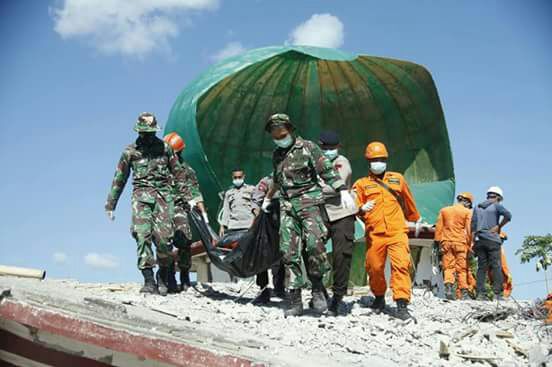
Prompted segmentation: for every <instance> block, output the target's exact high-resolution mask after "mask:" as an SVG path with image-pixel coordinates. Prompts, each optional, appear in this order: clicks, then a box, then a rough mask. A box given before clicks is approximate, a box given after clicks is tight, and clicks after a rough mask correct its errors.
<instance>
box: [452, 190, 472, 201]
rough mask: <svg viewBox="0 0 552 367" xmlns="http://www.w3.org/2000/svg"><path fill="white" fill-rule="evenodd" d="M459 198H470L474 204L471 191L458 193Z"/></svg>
mask: <svg viewBox="0 0 552 367" xmlns="http://www.w3.org/2000/svg"><path fill="white" fill-rule="evenodd" d="M456 197H457V198H460V197H462V198H464V199H468V200H469V201H470V203H472V204H473V195H472V194H471V193H470V192H461V193H459V194H458V196H456Z"/></svg>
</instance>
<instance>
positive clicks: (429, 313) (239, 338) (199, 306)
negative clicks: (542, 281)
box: [0, 278, 550, 367]
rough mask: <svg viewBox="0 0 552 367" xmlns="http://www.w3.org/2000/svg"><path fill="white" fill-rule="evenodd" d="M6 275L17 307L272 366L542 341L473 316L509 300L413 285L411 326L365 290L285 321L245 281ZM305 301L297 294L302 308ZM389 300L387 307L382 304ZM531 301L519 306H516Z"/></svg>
mask: <svg viewBox="0 0 552 367" xmlns="http://www.w3.org/2000/svg"><path fill="white" fill-rule="evenodd" d="M6 279H7V278H6ZM6 279H4V278H2V279H0V289H1V288H2V287H6V288H12V293H13V297H12V298H14V299H16V300H19V301H23V302H27V303H29V304H32V305H39V304H40V305H42V306H43V307H45V308H47V309H48V310H50V311H53V310H54V311H56V312H63V313H68V314H73V315H78V317H79V318H80V319H82V320H92V321H94V322H99V323H101V324H102V325H107V326H109V327H113V328H119V329H121V330H124V331H130V332H132V333H136V334H138V335H145V336H150V337H155V338H157V339H166V340H169V341H175V342H180V343H185V344H186V345H188V346H190V347H193V348H197V349H199V350H204V351H208V352H211V353H215V354H216V355H223V356H224V355H227V356H228V355H231V356H236V357H237V358H242V359H244V360H248V361H252V363H257V362H259V363H267V364H268V365H271V366H307V367H308V366H317V367H318V366H335V365H343V366H363V365H366V364H367V363H369V364H370V365H371V366H396V365H401V366H402V365H409V366H460V365H464V364H465V363H466V361H467V360H474V359H473V358H471V359H470V358H465V357H466V356H468V357H474V358H476V359H477V358H479V360H477V361H476V362H473V363H474V364H481V365H483V364H487V365H488V364H489V363H490V362H489V361H485V360H484V358H487V359H489V358H491V359H492V360H493V361H494V360H495V359H493V358H496V360H498V361H500V364H502V363H504V364H508V363H509V364H510V365H519V366H522V365H527V364H528V356H527V354H523V353H519V352H518V351H516V349H515V348H514V347H512V346H510V345H509V343H508V342H511V343H514V344H513V345H516V346H517V347H519V348H520V349H523V350H528V348H529V347H530V346H531V345H540V346H543V348H544V345H547V343H550V341H549V340H548V341H547V340H539V338H538V336H537V335H536V333H535V332H534V330H535V329H536V328H537V326H538V325H540V323H541V322H540V323H539V321H537V320H533V319H531V318H526V317H524V316H523V314H522V313H519V312H518V313H516V312H513V313H510V314H509V315H508V316H507V317H506V318H505V319H503V320H494V321H493V322H486V323H481V322H479V321H478V320H477V319H476V318H474V317H471V315H475V314H484V313H487V314H488V313H491V312H495V311H496V310H497V307H498V308H499V309H502V308H505V309H508V310H509V309H512V308H513V309H516V308H517V307H518V306H517V305H514V304H513V303H512V302H504V303H503V304H498V305H497V303H491V302H475V301H465V302H444V301H443V300H441V299H439V298H435V297H434V296H433V295H432V294H431V293H427V292H424V290H418V289H415V290H414V296H413V299H412V304H411V305H410V306H409V309H410V311H411V312H412V313H413V314H414V316H415V317H416V318H417V319H418V324H414V323H404V322H402V321H400V320H397V319H394V318H393V317H390V316H389V315H386V314H376V313H374V312H372V310H370V309H369V308H367V307H366V306H367V305H368V304H370V302H371V299H370V297H366V294H363V293H365V292H360V293H361V294H362V295H363V296H364V297H365V298H364V302H362V303H363V304H361V303H360V300H361V297H360V295H357V296H355V295H353V296H347V297H345V299H344V301H345V302H346V303H347V305H348V307H347V309H348V313H346V314H344V315H342V316H339V317H326V316H321V317H314V316H312V315H307V316H303V317H294V318H287V319H286V318H284V317H283V310H282V307H283V304H282V300H280V299H277V298H274V299H273V300H272V302H271V303H269V304H268V305H266V306H263V307H258V306H254V305H252V304H251V303H250V301H251V300H252V299H253V298H254V297H255V296H256V295H257V292H258V289H257V287H255V286H253V287H251V288H248V287H249V285H250V283H249V282H239V283H234V284H224V283H212V284H204V285H201V284H200V285H197V286H196V288H197V290H194V289H189V290H188V291H187V292H185V293H180V294H174V295H173V294H171V295H168V296H167V297H161V296H152V295H149V296H145V295H143V294H140V293H139V288H140V286H139V285H138V284H132V283H127V284H122V285H120V286H121V288H123V289H124V290H123V291H116V292H112V291H110V290H109V289H108V287H105V286H97V285H96V286H95V285H93V284H81V283H78V282H76V281H65V282H62V281H58V280H46V281H43V282H41V283H40V286H39V287H37V286H36V284H37V283H36V282H34V283H33V284H31V283H27V282H28V281H29V280H25V279H17V280H10V281H6ZM109 286H115V285H109ZM353 294H354V292H353ZM238 296H241V298H239V299H237V297H238ZM84 298H89V299H101V300H104V301H106V302H109V304H110V303H114V304H119V305H122V306H124V307H126V310H127V313H126V314H125V313H122V312H106V308H105V307H102V306H101V305H97V306H95V305H94V304H93V303H92V304H90V302H88V303H87V302H85V301H84ZM309 298H310V297H309V296H306V297H304V302H305V305H304V306H305V308H307V307H308V305H307V302H308V300H309ZM388 303H390V304H392V302H391V300H390V299H388ZM529 304H530V303H529V302H520V306H519V307H524V305H529ZM92 306H94V307H92ZM0 308H1V306H0ZM107 309H108V308H107ZM510 334H511V335H512V337H511V338H510V337H509V335H510ZM485 335H487V337H485ZM499 335H500V336H499ZM441 342H443V343H444V344H445V345H446V346H447V347H448V353H449V359H448V360H446V359H442V358H440V356H439V355H440V345H441ZM482 358H483V359H482ZM489 360H490V359H489Z"/></svg>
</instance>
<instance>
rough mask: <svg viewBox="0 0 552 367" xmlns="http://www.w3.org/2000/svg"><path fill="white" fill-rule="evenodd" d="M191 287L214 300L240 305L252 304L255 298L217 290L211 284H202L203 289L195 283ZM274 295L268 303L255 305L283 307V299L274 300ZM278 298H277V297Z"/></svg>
mask: <svg viewBox="0 0 552 367" xmlns="http://www.w3.org/2000/svg"><path fill="white" fill-rule="evenodd" d="M193 289H194V290H195V291H196V292H197V293H199V294H201V295H202V296H204V297H207V298H209V299H212V300H214V301H233V302H234V303H237V304H240V305H247V304H250V303H251V304H254V303H253V301H254V300H255V297H253V298H250V297H245V296H240V295H239V294H238V295H236V294H229V293H226V292H221V291H217V290H216V289H214V288H213V287H211V286H205V285H203V289H201V287H198V286H197V285H196V286H194V287H193ZM274 299H275V297H273V298H272V300H271V301H270V302H269V303H266V304H261V305H255V304H254V305H255V306H258V307H274V308H283V307H284V300H281V301H279V302H275V301H274ZM277 299H278V298H277Z"/></svg>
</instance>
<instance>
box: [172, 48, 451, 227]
mask: <svg viewBox="0 0 552 367" xmlns="http://www.w3.org/2000/svg"><path fill="white" fill-rule="evenodd" d="M275 112H285V113H288V114H289V115H290V117H291V119H292V121H293V122H294V124H295V125H296V127H297V130H298V132H299V134H300V135H301V136H303V137H304V138H306V139H311V140H314V141H316V140H317V137H318V134H319V133H320V131H321V130H324V129H334V130H337V131H338V132H339V133H340V136H341V141H342V149H341V152H342V153H343V154H344V155H345V156H347V157H348V158H349V160H350V161H351V163H352V166H353V175H354V178H355V179H356V178H359V177H361V176H363V175H365V174H366V172H367V163H366V161H365V159H364V149H365V147H366V144H367V143H369V142H370V141H372V140H379V141H382V142H384V143H385V144H386V145H387V147H388V149H389V152H390V155H391V156H390V161H389V168H390V169H391V170H396V171H399V172H402V173H404V174H405V176H406V178H407V180H408V181H409V182H410V184H411V186H412V189H413V192H414V196H415V198H416V202H417V205H418V207H419V209H420V211H421V214H422V217H423V219H424V220H425V221H427V222H429V223H434V221H435V219H436V216H437V213H438V211H439V209H440V208H441V207H443V206H446V205H449V204H450V203H451V202H452V201H453V198H454V170H453V163H452V154H451V151H450V145H449V138H448V133H447V128H446V124H445V119H444V116H443V111H442V108H441V103H440V101H439V97H438V94H437V90H436V88H435V84H434V82H433V79H432V77H431V75H430V74H429V72H428V71H427V70H426V69H425V68H423V67H422V66H419V65H416V64H413V63H410V62H405V61H399V60H393V59H386V58H380V57H372V56H356V55H350V54H347V53H344V52H342V51H339V50H334V49H325V48H316V47H300V46H281V47H266V48H261V49H256V50H251V51H248V52H246V53H244V54H241V55H238V56H235V57H231V58H228V59H226V60H223V61H222V62H220V63H218V64H216V65H214V66H212V67H211V68H209V69H207V70H206V71H205V72H204V73H203V74H201V75H200V76H199V77H198V78H197V79H196V80H194V81H193V82H191V83H190V84H189V85H188V86H187V87H186V88H185V89H184V90H183V91H182V92H181V93H180V95H179V96H178V98H177V100H176V102H175V103H174V106H173V108H172V110H171V113H170V116H169V119H168V122H167V124H166V128H165V133H169V132H172V131H176V132H177V133H178V134H180V135H181V136H183V137H184V139H185V140H186V149H185V151H184V158H185V159H186V161H188V162H189V163H190V164H191V165H192V166H193V168H194V169H195V170H196V171H197V173H198V178H199V181H200V184H201V187H202V191H203V192H204V196H205V197H206V204H207V205H208V207H209V208H211V215H212V216H214V215H215V213H214V212H215V210H214V208H217V207H218V205H219V201H220V199H219V196H218V195H217V193H218V192H220V191H222V190H224V189H226V188H227V187H228V186H229V185H230V181H231V176H230V175H231V171H232V169H234V168H236V167H242V168H243V169H244V170H245V171H246V174H247V176H248V177H247V181H248V182H249V183H251V184H255V183H256V182H257V181H258V180H259V179H260V178H261V177H263V176H265V175H266V174H268V173H269V172H270V171H271V168H272V166H271V155H272V150H273V149H274V145H273V143H272V141H271V139H270V136H269V135H268V134H266V133H265V132H264V124H265V121H266V119H267V117H268V116H269V115H271V114H272V113H275Z"/></svg>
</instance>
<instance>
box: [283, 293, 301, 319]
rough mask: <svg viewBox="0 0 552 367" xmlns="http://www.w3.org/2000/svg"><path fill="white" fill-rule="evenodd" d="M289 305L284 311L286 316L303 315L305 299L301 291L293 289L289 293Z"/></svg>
mask: <svg viewBox="0 0 552 367" xmlns="http://www.w3.org/2000/svg"><path fill="white" fill-rule="evenodd" d="M287 299H288V305H287V309H286V310H285V311H284V316H285V317H288V316H301V315H302V314H303V298H302V297H301V289H292V290H290V291H289V293H288V297H287Z"/></svg>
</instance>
